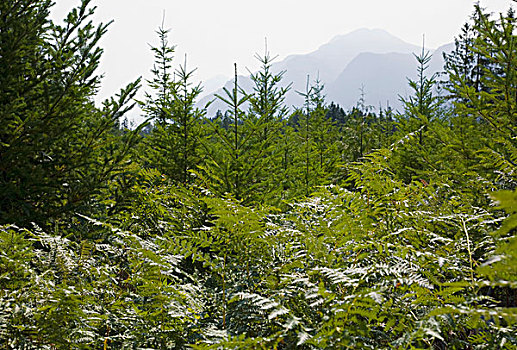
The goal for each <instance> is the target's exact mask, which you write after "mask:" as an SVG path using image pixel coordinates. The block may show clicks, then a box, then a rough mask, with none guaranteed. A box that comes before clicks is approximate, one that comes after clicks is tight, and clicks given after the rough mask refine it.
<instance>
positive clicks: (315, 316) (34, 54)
mask: <svg viewBox="0 0 517 350" xmlns="http://www.w3.org/2000/svg"><path fill="white" fill-rule="evenodd" d="M50 6H51V4H50V2H48V1H25V0H20V1H16V2H15V4H7V2H2V3H1V4H0V9H1V16H0V18H1V22H0V23H1V24H0V25H1V28H2V30H0V42H1V53H0V69H1V72H0V89H1V91H2V93H1V94H0V98H1V100H2V103H1V106H2V107H0V113H1V116H2V123H1V129H0V135H1V137H2V139H1V144H0V160H1V163H0V186H1V187H2V188H1V194H0V199H1V203H0V218H1V220H0V224H1V225H2V226H0V344H1V345H0V346H1V347H5V348H6V349H175V348H177V349H180V348H193V349H294V348H300V349H316V348H326V349H345V348H351V349H379V348H381V349H386V348H393V349H515V348H516V347H517V305H516V303H517V292H516V290H517V239H516V236H515V232H516V231H515V230H516V228H517V194H516V192H515V183H516V182H515V181H516V178H515V167H516V163H517V151H516V150H517V149H516V147H517V143H516V140H517V133H516V131H517V130H516V129H515V128H516V125H517V121H516V116H517V101H516V99H517V75H516V70H515V68H516V67H517V47H516V46H515V42H514V41H515V35H514V32H513V29H514V27H513V26H514V22H515V19H514V16H513V12H512V11H509V12H508V14H506V15H501V16H500V17H496V18H493V17H494V16H489V15H487V14H486V13H485V12H484V11H483V10H482V9H480V8H478V7H476V10H475V12H474V15H473V17H472V18H471V20H470V21H469V22H468V24H467V25H466V26H465V27H464V30H463V32H462V33H461V35H459V37H458V39H457V42H456V50H455V51H454V52H453V53H451V54H450V55H448V56H447V59H446V62H447V64H446V67H445V70H446V74H445V76H446V79H444V81H443V82H438V81H437V80H438V79H439V77H437V76H434V77H427V76H426V75H425V72H426V66H427V63H428V62H429V56H428V55H427V54H426V53H425V51H423V52H422V54H421V55H419V56H417V57H416V58H417V64H418V67H419V68H418V69H419V70H418V73H419V79H418V80H417V81H414V82H413V81H412V82H410V87H411V88H412V89H413V91H414V95H413V96H412V97H411V98H408V99H407V100H404V104H405V110H404V111H403V112H402V113H395V112H394V111H391V110H385V111H378V112H377V113H374V112H373V111H371V109H370V108H369V107H367V106H365V105H364V100H362V101H360V102H359V103H358V106H357V107H356V108H354V109H352V110H351V111H347V112H345V111H343V110H342V109H341V108H339V107H338V106H336V105H335V104H331V105H327V104H326V102H325V99H324V90H323V86H322V85H321V84H320V83H319V82H316V83H315V84H314V86H312V87H310V88H309V87H308V89H307V91H306V92H305V93H303V94H302V95H303V96H304V98H305V101H306V103H305V105H304V106H303V108H300V109H298V110H295V111H290V110H289V109H288V108H287V107H286V106H285V105H284V104H283V98H284V96H285V94H286V92H287V90H288V87H285V86H284V87H282V86H283V85H280V82H281V80H282V73H280V74H278V75H275V74H273V73H272V72H271V57H270V56H269V54H268V53H266V54H265V56H264V57H259V59H260V60H261V62H262V64H263V67H262V69H261V70H260V71H259V72H258V73H256V74H254V75H253V81H254V84H255V89H254V91H251V92H245V91H242V90H240V89H239V87H238V81H237V78H236V79H235V87H234V89H232V90H226V94H227V96H221V97H220V98H221V99H223V100H224V101H225V102H227V104H228V110H227V111H223V112H221V113H219V114H218V115H217V116H206V115H205V113H206V112H205V110H204V109H200V108H197V107H195V100H196V98H197V96H198V95H199V92H200V87H198V86H195V85H192V84H191V83H190V81H191V78H192V72H189V71H188V70H187V68H186V67H184V66H183V67H181V66H180V67H179V68H178V70H177V71H176V73H175V74H174V73H173V72H174V71H173V70H172V65H173V53H174V49H173V47H171V46H170V45H169V44H168V42H167V31H166V30H163V29H160V30H159V31H158V34H159V38H160V46H158V47H156V48H154V49H153V51H154V53H155V55H156V65H155V67H154V69H153V74H154V80H152V81H150V82H149V93H148V94H147V95H146V98H145V101H141V102H139V103H140V104H141V106H142V109H143V111H144V112H145V113H146V115H147V116H148V117H149V123H147V124H144V125H142V126H140V127H139V128H136V129H135V130H129V129H128V128H125V127H123V126H121V125H120V124H119V121H120V117H121V116H123V115H124V113H125V112H127V110H129V109H130V108H131V105H128V103H129V104H130V103H131V99H132V98H133V96H134V93H135V92H136V89H137V88H138V85H139V81H136V82H135V83H132V84H130V85H129V86H128V87H127V88H125V89H123V90H122V91H121V93H120V94H119V96H118V98H117V99H111V100H110V101H107V102H106V103H105V104H104V105H103V107H102V108H98V107H96V106H95V105H94V103H93V102H92V96H94V94H95V91H96V88H97V87H98V84H99V78H98V77H96V76H95V74H94V71H95V69H96V68H97V65H98V59H99V57H100V54H101V50H100V49H98V48H97V46H96V45H97V42H98V40H99V38H100V37H101V36H102V34H103V33H104V32H105V30H106V26H104V25H100V26H98V27H95V26H93V25H92V24H91V23H90V22H89V20H88V18H89V16H90V15H91V13H92V12H91V10H89V8H90V7H89V1H84V2H83V3H82V5H81V6H80V7H79V8H78V9H76V10H74V11H73V12H72V13H71V14H70V15H69V16H68V18H67V20H66V21H65V24H64V25H62V26H59V25H56V24H53V23H51V22H49V21H48V20H47V19H46V18H47V15H48V10H49V8H50ZM4 28H7V29H8V30H4ZM437 85H440V86H443V87H445V88H446V89H447V92H446V93H444V94H442V95H436V90H435V87H436V86H437ZM246 103H247V104H246Z"/></svg>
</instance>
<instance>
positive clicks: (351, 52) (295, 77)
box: [199, 28, 451, 115]
mask: <svg viewBox="0 0 517 350" xmlns="http://www.w3.org/2000/svg"><path fill="white" fill-rule="evenodd" d="M449 45H451V44H446V45H443V46H441V47H440V48H438V49H437V50H436V53H437V55H434V56H433V58H432V62H431V64H430V67H432V69H431V70H430V71H429V73H430V74H433V73H435V72H436V71H437V70H438V69H441V67H443V58H442V57H441V56H442V54H441V52H443V50H442V49H441V48H443V47H449ZM421 50H422V48H421V47H418V46H416V45H413V44H410V43H407V42H405V41H403V40H402V39H400V38H398V37H396V36H394V35H392V34H390V33H389V32H387V31H385V30H383V29H367V28H361V29H357V30H355V31H352V32H350V33H347V34H341V35H336V36H335V37H333V38H332V39H331V40H330V41H328V42H327V43H324V44H322V45H320V46H319V48H318V49H316V50H314V51H312V52H309V53H307V54H292V55H289V56H287V57H285V58H284V59H283V60H281V61H279V62H275V63H273V65H272V71H273V72H274V73H275V74H276V73H279V72H281V71H285V74H284V76H283V79H282V84H281V85H282V86H287V85H288V84H289V83H292V88H291V91H290V92H289V93H288V94H287V96H286V101H285V102H286V104H287V105H288V106H300V105H301V104H302V103H303V98H302V97H301V96H300V95H299V94H297V93H296V91H304V90H305V86H306V81H307V76H309V77H310V80H311V83H312V82H313V81H314V80H315V79H316V77H319V79H320V81H321V83H322V84H324V85H325V90H324V91H323V92H324V94H325V95H326V96H327V102H329V103H330V102H331V101H333V102H335V103H338V104H339V105H341V106H342V107H343V108H345V109H349V108H351V107H353V106H354V105H355V102H354V103H352V101H357V100H358V98H359V92H358V91H359V89H360V88H361V86H366V88H367V90H366V99H367V102H368V104H372V105H378V104H379V103H381V104H382V103H384V102H386V101H389V103H390V106H391V107H393V108H395V109H397V108H401V104H400V101H399V98H398V96H399V95H405V94H406V93H407V91H401V90H403V89H402V87H403V86H406V87H407V79H406V78H407V77H409V78H413V77H414V74H416V67H417V62H416V60H415V58H414V56H413V54H416V53H419V52H420V51H421ZM429 51H430V52H434V51H435V50H429ZM437 56H438V57H437ZM361 59H363V60H364V62H360V61H361ZM358 60H359V61H358ZM387 62H391V64H392V65H393V67H390V65H389V64H386V63H387ZM351 64H352V66H351V67H350V65H351ZM378 67H383V68H384V69H385V72H384V73H383V74H377V75H372V74H370V73H371V72H372V71H375V70H376V69H377V68H378ZM395 67H396V69H395ZM437 67H439V68H437ZM400 75H402V76H400ZM238 79H239V85H240V86H241V87H242V88H243V89H244V90H245V91H247V92H251V88H252V82H251V79H250V77H249V76H240V77H239V78H238ZM361 79H362V80H363V81H361ZM224 86H225V87H226V88H230V87H232V86H233V80H230V81H228V82H226V84H225V85H224ZM389 91H391V92H389ZM354 92H355V94H354ZM216 93H217V94H221V93H222V88H221V89H219V90H217V91H214V92H213V93H211V94H208V95H206V96H205V97H203V98H202V99H201V100H200V102H199V104H200V105H205V104H206V103H207V102H208V101H210V100H212V99H213V98H214V95H215V94H216ZM217 110H225V106H224V103H222V101H217V100H216V101H214V102H213V103H212V104H211V105H210V107H209V110H208V115H214V114H215V112H217Z"/></svg>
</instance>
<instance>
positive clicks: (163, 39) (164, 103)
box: [140, 26, 204, 184]
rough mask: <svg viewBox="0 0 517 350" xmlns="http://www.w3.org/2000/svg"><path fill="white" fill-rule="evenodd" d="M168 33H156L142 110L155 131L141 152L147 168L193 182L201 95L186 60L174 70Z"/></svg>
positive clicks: (197, 156)
mask: <svg viewBox="0 0 517 350" xmlns="http://www.w3.org/2000/svg"><path fill="white" fill-rule="evenodd" d="M168 33H169V30H166V29H164V28H163V26H162V27H160V28H159V29H158V31H157V34H158V37H159V40H160V45H159V46H157V47H152V50H153V52H154V54H155V65H154V67H153V69H152V71H151V72H152V73H153V79H152V80H151V81H149V87H150V88H151V90H153V91H154V94H151V93H146V101H145V102H144V103H142V106H143V110H144V111H145V112H146V113H147V115H148V117H149V118H150V119H152V120H153V121H154V128H153V130H152V132H151V133H150V135H149V136H148V137H147V138H146V142H145V147H144V148H142V150H141V151H140V154H141V157H142V158H143V161H144V165H145V166H147V167H156V168H158V169H159V170H160V171H161V172H163V173H164V174H166V175H168V176H169V178H171V179H173V180H175V181H178V182H180V183H184V184H185V183H189V182H191V175H190V171H191V170H193V169H196V168H197V166H198V165H199V164H200V162H201V159H200V154H199V147H200V139H201V137H202V127H201V118H202V117H203V115H204V111H202V110H200V109H199V108H197V107H196V106H195V103H196V99H197V97H198V96H199V94H200V93H201V87H200V85H195V86H193V85H192V82H191V80H192V76H193V74H194V72H195V70H191V71H189V70H188V69H187V60H186V57H185V62H184V64H183V65H180V67H179V68H178V69H177V70H175V71H174V70H173V67H172V64H173V59H174V50H175V47H174V46H170V45H169V43H168Z"/></svg>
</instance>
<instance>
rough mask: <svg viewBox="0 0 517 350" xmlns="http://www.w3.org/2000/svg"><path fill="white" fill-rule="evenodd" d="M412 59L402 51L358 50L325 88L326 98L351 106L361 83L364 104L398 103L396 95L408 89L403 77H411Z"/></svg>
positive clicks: (413, 71) (413, 59)
mask: <svg viewBox="0 0 517 350" xmlns="http://www.w3.org/2000/svg"><path fill="white" fill-rule="evenodd" d="M415 68H416V61H415V58H414V57H413V55H411V54H404V53H387V54H376V53H361V54H359V55H358V56H357V57H356V58H355V59H353V60H352V62H350V64H348V66H347V67H346V68H345V69H344V70H343V71H342V72H341V74H340V75H339V76H338V77H337V79H336V80H335V81H334V82H333V83H332V84H330V85H329V86H328V88H327V100H329V101H336V102H338V103H339V104H340V105H342V106H347V107H349V106H354V105H356V104H357V101H358V100H359V97H360V94H361V92H360V89H361V87H363V89H364V93H365V100H366V103H367V104H368V105H372V106H374V107H378V106H379V104H381V105H382V106H383V107H386V103H387V102H388V101H389V105H390V106H392V107H395V108H398V107H400V104H399V103H398V99H399V98H398V95H399V94H403V95H405V94H406V93H407V92H408V91H409V87H408V84H407V79H406V77H408V78H411V79H414V77H415Z"/></svg>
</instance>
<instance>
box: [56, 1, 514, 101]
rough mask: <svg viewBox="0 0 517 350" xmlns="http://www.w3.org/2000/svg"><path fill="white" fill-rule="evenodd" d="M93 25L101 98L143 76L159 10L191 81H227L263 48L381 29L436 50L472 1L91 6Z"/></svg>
mask: <svg viewBox="0 0 517 350" xmlns="http://www.w3.org/2000/svg"><path fill="white" fill-rule="evenodd" d="M56 3H57V4H56V5H55V7H54V10H53V18H54V19H59V18H63V16H64V15H65V13H66V12H67V11H68V10H69V9H70V8H71V7H72V6H74V5H77V4H78V3H79V1H78V0H57V1H56ZM480 3H481V5H482V6H484V7H486V8H487V10H488V11H490V12H495V13H498V12H501V11H503V12H505V11H506V10H507V9H508V7H509V6H510V4H511V3H512V1H511V0H481V1H480ZM93 4H94V5H96V6H97V11H96V17H95V20H96V21H103V22H107V21H109V20H111V19H113V20H114V23H113V24H112V25H111V26H110V28H109V31H108V33H107V34H106V36H105V37H104V39H103V41H102V42H101V45H102V46H103V47H104V49H105V52H104V56H103V59H102V65H101V67H100V70H101V72H104V73H105V79H104V82H103V88H102V89H101V92H100V95H101V97H107V96H109V95H111V94H113V93H114V92H116V91H117V90H118V88H120V87H121V86H123V85H125V84H126V83H128V82H129V81H131V80H133V79H135V78H137V77H138V76H140V75H143V76H144V77H149V70H150V69H151V67H152V64H153V56H152V53H151V52H150V50H149V46H148V44H153V45H154V44H157V37H156V34H155V30H156V28H157V27H158V26H159V25H160V24H161V22H162V16H163V13H164V11H165V27H166V28H170V29H171V32H170V42H171V43H173V44H175V45H176V48H177V51H176V52H177V55H176V58H177V62H183V60H184V55H185V53H187V55H188V64H189V66H190V67H192V68H195V67H197V68H198V70H197V74H196V78H197V79H199V80H203V81H206V80H207V79H210V78H212V77H214V76H217V75H224V76H226V77H230V76H231V75H232V73H233V63H234V62H237V64H238V65H239V72H240V73H243V74H244V73H246V69H245V68H246V67H247V68H249V69H250V70H255V69H256V68H257V64H256V62H255V60H254V58H253V56H254V54H255V53H256V52H263V50H264V38H265V37H267V40H268V48H269V51H270V52H271V53H272V54H275V55H279V59H282V58H284V57H285V56H287V55H290V54H296V53H308V52H311V51H314V50H316V49H317V48H318V47H319V46H320V45H322V44H324V43H326V42H327V41H329V40H330V39H332V38H333V37H334V36H336V35H340V34H346V33H348V32H351V31H353V30H355V29H359V28H381V29H384V30H387V31H388V32H390V33H391V34H393V35H395V36H397V37H399V38H401V39H403V40H405V41H407V42H409V43H413V44H417V45H420V44H421V42H422V35H423V34H425V37H426V46H428V47H429V48H436V47H438V46H440V45H443V44H446V43H448V42H452V41H453V38H454V36H455V35H457V34H458V32H459V30H460V28H461V26H462V25H463V23H464V22H465V21H466V20H467V18H468V16H469V15H470V14H471V13H472V11H473V4H474V1H472V0H319V1H314V0H261V1H249V0H181V1H180V0H93Z"/></svg>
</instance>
